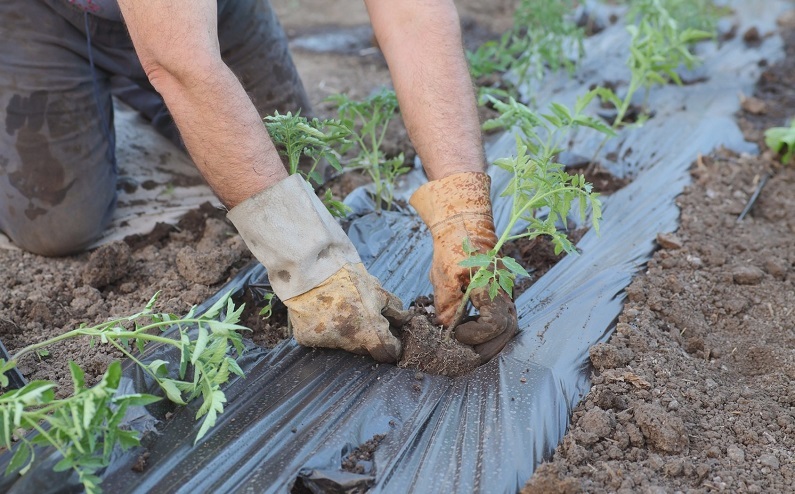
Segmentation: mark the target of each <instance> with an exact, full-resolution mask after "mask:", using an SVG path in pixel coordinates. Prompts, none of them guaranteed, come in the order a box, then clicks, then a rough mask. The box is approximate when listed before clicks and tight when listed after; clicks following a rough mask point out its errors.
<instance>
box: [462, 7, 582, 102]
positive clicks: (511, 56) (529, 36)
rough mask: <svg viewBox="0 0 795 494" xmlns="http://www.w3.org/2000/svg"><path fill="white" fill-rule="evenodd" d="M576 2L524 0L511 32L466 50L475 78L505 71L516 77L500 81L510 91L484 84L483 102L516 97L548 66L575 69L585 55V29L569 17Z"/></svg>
mask: <svg viewBox="0 0 795 494" xmlns="http://www.w3.org/2000/svg"><path fill="white" fill-rule="evenodd" d="M576 4H577V2H576V1H575V0H521V1H520V2H519V3H518V5H517V6H516V11H515V12H514V16H513V18H514V23H513V27H512V28H511V30H510V31H508V32H507V33H505V34H504V35H503V36H502V37H501V38H500V39H499V40H498V41H488V42H486V43H484V44H483V45H481V46H480V47H479V48H478V49H477V50H475V51H474V52H468V53H467V57H468V59H469V66H470V72H471V74H472V77H473V78H474V79H475V80H483V79H484V78H488V77H490V76H492V75H493V74H495V73H503V72H511V73H512V74H513V76H514V77H515V79H514V80H513V82H511V81H507V80H504V78H503V80H501V83H502V84H504V85H507V86H508V88H507V90H501V89H499V88H496V87H493V86H492V87H481V88H480V90H479V92H480V95H481V98H480V100H481V102H485V101H487V100H486V99H485V98H484V96H486V95H490V96H499V97H501V98H505V97H509V96H517V90H518V88H519V87H520V86H522V85H524V84H526V83H527V82H529V81H530V80H540V79H541V78H542V77H543V75H544V72H545V71H546V70H547V69H550V70H558V69H560V68H565V69H566V70H568V71H570V72H571V71H573V70H574V67H575V65H576V61H577V60H579V59H580V58H581V57H582V55H583V29H582V28H580V27H578V26H577V24H576V23H575V22H574V20H573V19H571V18H569V14H570V13H571V12H572V11H573V9H574V7H575V6H576Z"/></svg>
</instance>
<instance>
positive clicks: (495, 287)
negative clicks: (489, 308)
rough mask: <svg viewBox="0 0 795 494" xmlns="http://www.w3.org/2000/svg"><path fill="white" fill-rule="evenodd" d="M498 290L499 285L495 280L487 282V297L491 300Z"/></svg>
mask: <svg viewBox="0 0 795 494" xmlns="http://www.w3.org/2000/svg"><path fill="white" fill-rule="evenodd" d="M499 290H500V285H499V284H498V283H497V282H496V281H495V282H492V283H491V284H489V298H490V299H491V300H494V298H495V297H496V296H497V292H499Z"/></svg>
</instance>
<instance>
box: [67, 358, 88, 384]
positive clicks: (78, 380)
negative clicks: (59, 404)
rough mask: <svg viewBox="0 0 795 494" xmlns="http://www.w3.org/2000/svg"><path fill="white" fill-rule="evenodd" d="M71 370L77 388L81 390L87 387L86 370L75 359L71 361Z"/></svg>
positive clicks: (73, 382)
mask: <svg viewBox="0 0 795 494" xmlns="http://www.w3.org/2000/svg"><path fill="white" fill-rule="evenodd" d="M69 372H71V373H72V385H73V386H74V388H75V390H80V389H83V388H85V387H86V380H85V372H83V369H81V368H80V366H79V365H77V364H76V363H74V362H73V361H71V360H70V361H69Z"/></svg>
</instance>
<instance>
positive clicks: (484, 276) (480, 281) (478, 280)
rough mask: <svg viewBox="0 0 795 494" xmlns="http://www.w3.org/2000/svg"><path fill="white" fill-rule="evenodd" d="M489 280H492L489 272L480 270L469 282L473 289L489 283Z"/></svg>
mask: <svg viewBox="0 0 795 494" xmlns="http://www.w3.org/2000/svg"><path fill="white" fill-rule="evenodd" d="M489 280H491V277H490V276H489V272H488V271H486V270H480V271H478V272H477V273H475V275H474V276H473V277H472V280H471V281H470V282H469V288H471V289H472V290H474V289H476V288H482V287H484V286H486V285H488V284H489Z"/></svg>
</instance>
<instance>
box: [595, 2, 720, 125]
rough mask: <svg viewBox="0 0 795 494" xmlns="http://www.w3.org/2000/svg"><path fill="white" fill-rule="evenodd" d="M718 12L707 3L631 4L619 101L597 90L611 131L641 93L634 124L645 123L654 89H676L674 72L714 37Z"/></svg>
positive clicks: (609, 91) (689, 65) (610, 93)
mask: <svg viewBox="0 0 795 494" xmlns="http://www.w3.org/2000/svg"><path fill="white" fill-rule="evenodd" d="M720 12H721V10H720V9H718V8H717V7H715V6H714V5H713V4H712V2H711V1H709V0H696V1H690V0H633V1H632V2H630V9H629V12H628V14H627V18H628V25H627V31H629V34H630V36H631V41H630V47H629V57H628V58H627V65H628V66H629V69H630V72H631V76H630V80H629V85H628V87H627V90H626V92H625V93H624V97H623V98H621V97H619V96H618V95H617V94H616V93H615V92H614V91H613V90H612V89H609V88H604V87H602V88H598V89H597V92H598V94H599V97H600V98H601V99H602V101H603V102H606V103H609V104H611V105H613V106H614V107H615V109H616V116H615V118H614V119H613V122H612V126H613V128H616V129H617V128H619V127H620V126H621V125H623V124H624V120H625V118H626V116H627V112H628V110H629V109H630V106H631V104H632V100H633V98H634V96H635V94H636V93H637V92H638V91H639V90H640V89H644V90H645V95H644V98H643V104H642V108H643V110H644V114H643V115H641V117H640V121H639V123H642V121H644V120H645V118H647V115H646V108H647V106H648V98H649V92H650V90H651V88H652V87H653V86H655V85H664V84H668V83H669V82H674V83H676V84H679V85H681V84H682V79H681V77H680V76H679V73H678V72H677V71H678V70H679V69H680V68H681V67H682V66H685V67H687V68H688V69H691V68H693V67H694V66H695V65H697V64H698V63H699V60H698V58H697V57H696V56H695V55H693V53H692V52H691V47H692V45H693V44H694V43H696V42H698V41H702V40H706V39H713V38H715V36H716V27H715V26H716V23H717V18H718V15H719V13H720Z"/></svg>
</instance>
